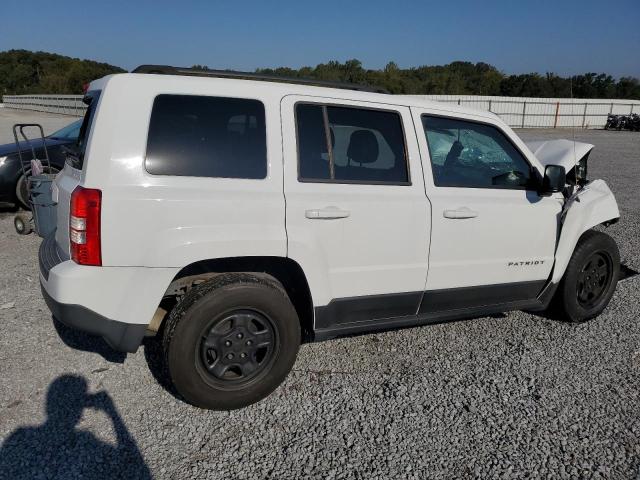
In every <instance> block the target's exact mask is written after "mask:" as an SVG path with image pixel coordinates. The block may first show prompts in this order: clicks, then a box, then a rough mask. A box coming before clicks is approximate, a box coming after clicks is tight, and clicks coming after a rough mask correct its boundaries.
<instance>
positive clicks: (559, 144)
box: [525, 140, 593, 172]
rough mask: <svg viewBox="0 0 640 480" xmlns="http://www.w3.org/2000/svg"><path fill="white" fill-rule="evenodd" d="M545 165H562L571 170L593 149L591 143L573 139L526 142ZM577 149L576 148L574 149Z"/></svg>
mask: <svg viewBox="0 0 640 480" xmlns="http://www.w3.org/2000/svg"><path fill="white" fill-rule="evenodd" d="M525 143H526V145H527V147H529V149H530V150H531V151H532V152H533V154H534V155H535V156H536V158H537V159H538V160H539V161H540V163H541V164H542V165H543V166H545V167H546V166H547V165H560V166H562V167H564V169H565V170H566V171H567V172H569V171H570V170H571V169H572V168H573V167H575V164H576V163H577V162H579V161H580V160H581V159H582V158H583V157H584V156H585V155H588V154H589V152H590V151H591V150H592V149H593V145H591V144H590V143H582V142H574V141H573V140H548V141H538V142H525ZM574 149H575V150H574Z"/></svg>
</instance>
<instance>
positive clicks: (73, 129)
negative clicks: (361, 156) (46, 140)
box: [49, 120, 82, 140]
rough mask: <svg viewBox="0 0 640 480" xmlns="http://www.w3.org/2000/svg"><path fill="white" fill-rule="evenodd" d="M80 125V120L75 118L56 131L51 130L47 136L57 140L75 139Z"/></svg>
mask: <svg viewBox="0 0 640 480" xmlns="http://www.w3.org/2000/svg"><path fill="white" fill-rule="evenodd" d="M80 125H82V120H76V121H75V122H73V123H70V124H69V125H67V126H66V127H63V128H61V129H60V130H58V131H57V132H53V133H52V134H51V135H49V137H50V138H55V139H59V140H75V139H77V138H78V134H79V133H80Z"/></svg>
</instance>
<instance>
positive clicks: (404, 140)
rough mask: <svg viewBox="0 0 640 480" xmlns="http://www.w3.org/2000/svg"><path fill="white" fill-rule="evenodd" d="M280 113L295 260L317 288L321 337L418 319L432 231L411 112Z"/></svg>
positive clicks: (357, 108) (300, 101)
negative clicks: (363, 325)
mask: <svg viewBox="0 0 640 480" xmlns="http://www.w3.org/2000/svg"><path fill="white" fill-rule="evenodd" d="M281 105H282V109H281V114H282V128H283V132H285V134H284V135H283V152H284V165H285V168H284V191H285V199H286V227H287V246H288V256H289V257H290V258H291V259H293V260H295V261H296V262H297V263H298V264H300V266H301V267H302V268H303V270H304V272H305V274H306V276H307V279H308V281H309V283H310V287H311V292H312V295H313V303H314V306H315V314H316V315H315V328H316V329H325V328H335V327H339V326H340V325H344V324H349V323H353V322H358V321H363V320H372V319H382V318H394V317H400V316H405V315H414V314H415V313H416V312H417V310H418V306H419V304H420V300H421V297H422V293H423V290H424V285H425V281H426V276H427V266H428V252H429V229H430V223H431V222H430V207H429V204H428V200H427V198H426V196H425V190H424V182H423V175H422V167H421V164H420V156H419V150H418V144H417V139H416V136H415V133H414V132H415V130H414V128H413V124H412V119H411V112H410V110H409V108H407V107H398V106H391V105H384V104H372V103H369V102H357V101H348V100H337V99H332V98H319V97H302V96H287V97H285V98H284V99H283V101H282V104H281Z"/></svg>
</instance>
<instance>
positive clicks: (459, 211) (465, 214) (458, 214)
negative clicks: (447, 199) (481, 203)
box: [442, 207, 478, 219]
mask: <svg viewBox="0 0 640 480" xmlns="http://www.w3.org/2000/svg"><path fill="white" fill-rule="evenodd" d="M442 215H443V216H444V218H454V219H461V218H475V217H477V216H478V212H476V211H475V210H471V209H470V208H468V207H460V208H456V209H452V210H445V211H444V212H442Z"/></svg>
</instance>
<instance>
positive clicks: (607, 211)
mask: <svg viewBox="0 0 640 480" xmlns="http://www.w3.org/2000/svg"><path fill="white" fill-rule="evenodd" d="M568 201H570V202H571V204H570V205H569V207H568V208H567V210H566V213H565V217H564V221H563V223H562V230H561V231H560V238H559V240H558V246H557V248H556V255H555V264H554V268H553V272H552V276H551V281H552V282H553V283H558V282H560V280H561V279H562V276H563V275H564V272H565V270H566V269H567V265H568V264H569V260H570V259H571V256H572V255H573V251H574V250H575V248H576V245H577V244H578V241H579V240H580V237H582V235H584V233H585V232H587V231H588V230H590V229H592V228H594V227H596V226H598V225H603V224H604V225H609V224H612V223H616V222H617V221H618V220H619V218H620V211H619V210H618V204H617V203H616V199H615V197H614V196H613V193H612V192H611V190H610V189H609V187H608V186H607V184H606V183H605V182H604V181H603V180H595V181H593V182H591V183H590V184H589V185H588V186H587V187H585V188H584V189H583V190H582V191H581V192H580V193H578V194H577V195H576V197H575V198H574V199H571V200H568Z"/></svg>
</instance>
